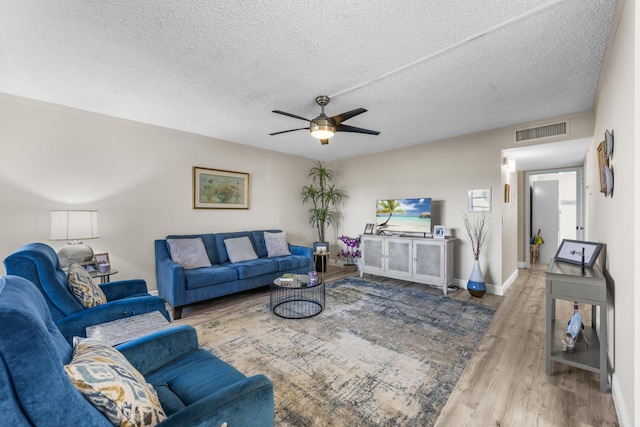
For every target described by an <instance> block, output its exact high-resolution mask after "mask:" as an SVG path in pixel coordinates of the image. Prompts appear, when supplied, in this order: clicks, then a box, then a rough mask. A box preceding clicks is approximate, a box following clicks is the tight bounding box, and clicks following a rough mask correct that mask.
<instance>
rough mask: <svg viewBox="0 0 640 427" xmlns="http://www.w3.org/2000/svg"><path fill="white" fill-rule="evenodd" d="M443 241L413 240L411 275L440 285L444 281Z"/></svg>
mask: <svg viewBox="0 0 640 427" xmlns="http://www.w3.org/2000/svg"><path fill="white" fill-rule="evenodd" d="M444 247H445V245H444V242H442V241H438V240H424V241H421V240H414V241H413V275H414V277H416V278H420V279H422V280H425V281H428V282H429V283H433V284H434V285H440V284H442V283H444V281H445V254H444Z"/></svg>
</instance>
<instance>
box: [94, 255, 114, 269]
mask: <svg viewBox="0 0 640 427" xmlns="http://www.w3.org/2000/svg"><path fill="white" fill-rule="evenodd" d="M93 261H94V262H95V263H96V264H98V266H99V265H100V264H109V265H111V262H110V261H109V254H108V253H107V252H104V253H101V254H95V255H94V256H93Z"/></svg>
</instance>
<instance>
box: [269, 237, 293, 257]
mask: <svg viewBox="0 0 640 427" xmlns="http://www.w3.org/2000/svg"><path fill="white" fill-rule="evenodd" d="M264 243H265V245H266V246H267V255H268V256H269V258H272V257H274V256H283V255H291V252H290V251H289V243H287V233H286V231H283V232H281V233H269V232H268V231H265V232H264Z"/></svg>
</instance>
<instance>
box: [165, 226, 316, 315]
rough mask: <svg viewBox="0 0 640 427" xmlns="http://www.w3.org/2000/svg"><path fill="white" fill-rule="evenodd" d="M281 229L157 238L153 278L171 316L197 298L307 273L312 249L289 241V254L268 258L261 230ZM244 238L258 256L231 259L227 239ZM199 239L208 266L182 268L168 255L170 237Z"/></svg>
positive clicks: (200, 299) (269, 231) (239, 290)
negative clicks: (246, 259)
mask: <svg viewBox="0 0 640 427" xmlns="http://www.w3.org/2000/svg"><path fill="white" fill-rule="evenodd" d="M265 232H268V233H279V232H281V231H280V230H256V231H240V232H233V233H217V234H212V233H208V234H193V235H173V236H167V238H166V239H161V240H156V241H155V242H154V243H155V256H156V277H157V280H158V293H159V294H160V296H162V297H163V298H164V299H165V300H166V301H167V302H168V303H169V304H171V306H172V307H173V318H174V319H179V318H180V317H181V316H182V307H183V306H185V305H188V304H193V303H196V302H199V301H204V300H207V299H211V298H216V297H220V296H224V295H229V294H233V293H237V292H242V291H246V290H249V289H253V288H258V287H262V286H266V285H269V284H270V283H271V282H273V280H274V279H275V278H277V277H279V276H282V274H284V273H294V274H306V273H308V272H309V271H312V270H313V250H312V249H311V248H309V247H305V246H297V245H291V244H289V245H288V247H289V251H290V252H291V254H290V255H284V256H276V257H271V258H270V257H269V256H268V253H267V247H266V244H265V237H264V233H265ZM241 237H247V238H249V240H250V241H251V244H252V246H253V249H254V250H255V253H256V255H257V257H258V258H257V259H253V260H249V261H241V262H235V263H233V262H231V261H230V259H229V253H228V252H227V247H226V245H225V240H227V239H237V238H241ZM198 238H200V239H202V242H203V243H204V247H205V250H206V255H207V257H208V259H209V260H210V262H211V266H210V267H201V268H192V269H188V268H184V267H183V266H182V265H181V264H179V263H178V262H176V261H174V260H173V259H172V257H171V248H170V245H169V243H168V240H170V239H198Z"/></svg>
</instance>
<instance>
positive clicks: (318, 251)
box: [313, 243, 327, 255]
mask: <svg viewBox="0 0 640 427" xmlns="http://www.w3.org/2000/svg"><path fill="white" fill-rule="evenodd" d="M313 249H314V251H313V253H314V254H315V255H326V254H327V245H325V244H322V243H316V244H314V246H313Z"/></svg>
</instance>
